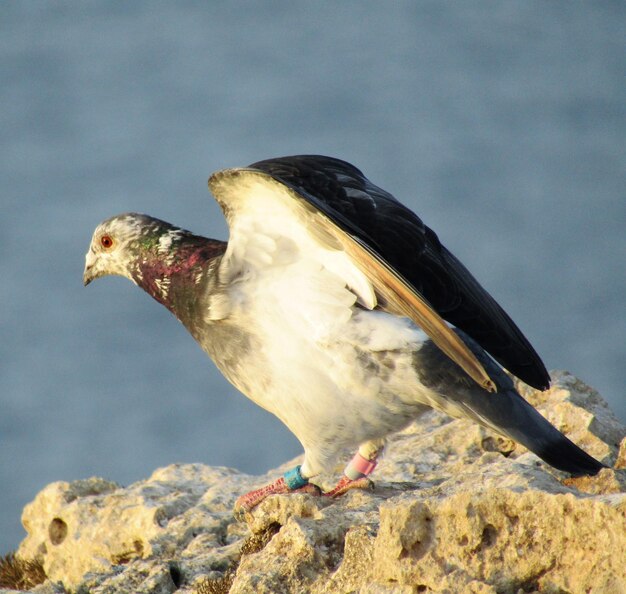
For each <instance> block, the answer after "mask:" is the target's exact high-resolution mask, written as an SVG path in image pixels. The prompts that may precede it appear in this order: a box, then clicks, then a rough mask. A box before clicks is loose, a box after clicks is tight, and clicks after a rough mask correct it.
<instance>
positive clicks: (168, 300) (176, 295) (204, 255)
mask: <svg viewBox="0 0 626 594" xmlns="http://www.w3.org/2000/svg"><path fill="white" fill-rule="evenodd" d="M224 250H225V244H224V243H223V242H221V241H216V240H212V239H207V238H205V237H201V236H198V235H194V234H193V233H191V232H190V231H186V230H185V229H180V228H179V227H175V226H174V225H171V224H170V223H167V222H165V221H161V220H160V219H155V218H154V217H150V216H148V215H144V214H138V213H124V214H120V215H116V216H114V217H111V218H109V219H107V220H105V221H103V222H102V223H100V225H98V227H96V230H95V231H94V233H93V237H92V239H91V245H90V246H89V250H88V252H87V255H86V256H85V272H84V274H83V282H84V283H85V285H88V284H89V283H90V282H91V281H92V280H94V279H96V278H99V277H101V276H105V275H109V274H113V275H119V276H124V277H126V278H128V279H130V280H132V281H133V282H134V283H135V284H137V285H139V286H140V287H141V288H142V289H144V290H145V291H146V292H147V293H149V294H150V295H151V296H152V297H154V298H155V299H156V300H157V301H159V302H160V303H162V304H163V305H165V306H166V307H167V308H168V309H170V310H171V311H172V312H173V313H174V314H175V315H177V316H178V317H179V318H180V317H181V315H182V314H183V310H186V309H188V306H186V305H184V304H183V301H184V297H185V293H186V294H189V293H190V291H189V289H191V288H192V287H193V286H194V285H196V284H198V283H199V282H200V280H201V279H202V277H203V276H204V275H205V274H206V272H207V270H208V268H209V263H210V262H211V261H212V260H213V259H214V258H215V257H217V256H220V255H221V254H222V253H223V252H224Z"/></svg>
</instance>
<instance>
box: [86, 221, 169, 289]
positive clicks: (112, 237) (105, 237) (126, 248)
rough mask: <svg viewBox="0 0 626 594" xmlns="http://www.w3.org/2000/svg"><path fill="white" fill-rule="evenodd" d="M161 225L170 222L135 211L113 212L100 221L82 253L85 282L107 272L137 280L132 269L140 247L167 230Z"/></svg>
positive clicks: (87, 282) (134, 267)
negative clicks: (114, 213)
mask: <svg viewBox="0 0 626 594" xmlns="http://www.w3.org/2000/svg"><path fill="white" fill-rule="evenodd" d="M164 227H171V226H170V225H168V224H167V223H164V222H163V221H159V220H158V219H154V218H152V217H149V216H147V215H142V214H137V213H125V214H121V215H116V216H114V217H111V218H110V219H107V220H106V221H103V222H102V223H100V224H99V225H98V226H97V227H96V230H95V231H94V232H93V237H92V238H91V245H90V246H89V250H88V251H87V254H86V255H85V271H84V273H83V282H84V284H85V286H86V285H88V284H89V283H90V282H91V281H92V280H95V279H97V278H100V277H101V276H106V275H108V274H116V275H120V276H125V277H126V278H129V279H130V280H132V281H133V282H137V280H136V278H135V272H136V266H137V262H138V259H139V257H140V253H141V251H142V247H143V246H144V244H146V245H147V244H148V243H154V242H158V240H159V238H160V236H161V235H162V234H163V232H165V231H167V230H168V229H165V228H164Z"/></svg>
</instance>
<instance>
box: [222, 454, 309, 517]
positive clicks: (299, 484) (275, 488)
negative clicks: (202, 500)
mask: <svg viewBox="0 0 626 594" xmlns="http://www.w3.org/2000/svg"><path fill="white" fill-rule="evenodd" d="M286 493H305V494H309V495H320V494H321V491H320V488H319V487H318V486H317V485H314V484H313V483H309V481H308V479H305V478H304V477H303V476H302V475H301V474H300V467H299V466H298V467H296V468H294V469H293V470H290V471H289V472H287V473H285V475H284V476H281V477H280V478H278V479H276V480H275V481H274V482H273V483H270V484H269V485H265V486H264V487H261V488H260V489H255V490H254V491H250V492H249V493H246V494H245V495H241V497H239V498H238V499H237V501H235V507H234V509H233V513H234V515H235V517H237V518H240V519H242V518H244V517H245V515H246V514H247V513H249V512H250V511H252V510H253V509H254V508H255V507H256V506H257V505H259V503H261V501H263V500H264V499H266V498H267V497H269V496H270V495H283V494H286Z"/></svg>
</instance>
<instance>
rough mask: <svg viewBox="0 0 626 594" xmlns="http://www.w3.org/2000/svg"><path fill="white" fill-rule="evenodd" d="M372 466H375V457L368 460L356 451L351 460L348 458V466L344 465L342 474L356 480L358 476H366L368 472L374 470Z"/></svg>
mask: <svg viewBox="0 0 626 594" xmlns="http://www.w3.org/2000/svg"><path fill="white" fill-rule="evenodd" d="M374 468H376V460H375V459H374V460H368V459H367V458H364V457H363V456H361V454H359V452H357V453H356V454H355V455H354V458H352V460H350V462H349V463H348V466H346V469H345V471H344V474H345V475H346V476H347V477H348V478H349V479H352V480H356V479H358V478H361V477H362V476H367V475H368V474H371V473H372V472H373V471H374Z"/></svg>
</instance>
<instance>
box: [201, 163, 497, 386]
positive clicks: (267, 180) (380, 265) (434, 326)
mask: <svg viewBox="0 0 626 594" xmlns="http://www.w3.org/2000/svg"><path fill="white" fill-rule="evenodd" d="M209 187H210V189H211V191H212V192H213V195H214V196H215V198H216V200H217V202H218V203H219V205H220V206H221V208H222V210H223V211H224V215H225V217H226V219H227V222H228V225H229V227H230V232H231V237H230V240H229V245H228V248H227V250H226V253H225V255H224V260H223V261H224V265H223V268H224V270H225V271H226V272H225V274H226V275H227V276H228V277H229V278H226V279H225V282H229V281H232V280H233V279H234V278H235V277H236V276H237V275H242V274H246V266H249V265H251V264H250V258H251V256H250V251H249V250H248V251H247V252H246V253H243V252H242V250H243V251H245V250H244V248H243V246H245V245H246V244H247V242H248V239H246V237H250V236H253V237H254V236H255V234H256V233H255V229H258V228H259V227H260V226H263V227H264V228H269V229H272V228H273V227H274V226H275V225H277V226H278V227H277V228H276V233H277V234H278V236H280V237H282V238H283V239H284V240H285V241H293V242H296V243H297V244H302V245H298V246H294V249H295V250H297V248H298V247H300V248H303V246H304V249H309V250H313V251H315V250H318V251H319V259H320V261H321V263H322V264H323V266H324V267H325V268H326V269H328V270H329V271H330V272H331V273H334V274H336V275H338V276H340V277H341V278H342V279H343V280H344V282H345V284H346V285H347V286H349V287H350V289H351V290H352V291H353V292H354V293H355V294H356V296H357V298H358V300H359V302H360V303H361V304H362V305H364V306H365V307H368V308H369V309H373V308H374V307H375V306H376V305H377V302H378V299H379V298H381V299H382V300H383V301H384V308H385V309H386V310H387V311H391V312H393V313H397V314H399V315H403V316H406V317H409V318H410V319H412V320H413V321H414V322H415V323H416V324H417V325H418V326H419V327H421V328H422V329H423V330H424V332H426V333H427V334H428V335H429V336H430V337H431V338H432V340H433V341H434V342H435V344H437V345H438V346H439V348H441V350H442V351H443V352H444V353H446V355H447V356H448V357H450V358H451V359H452V360H453V361H455V362H456V363H457V364H458V365H460V366H461V367H462V368H463V369H464V370H465V371H466V372H467V373H468V374H469V375H470V376H471V377H472V378H473V379H474V380H475V381H476V382H477V383H478V384H479V385H481V386H483V387H484V388H485V389H487V390H489V391H495V385H494V384H493V382H492V380H491V379H490V377H489V375H488V374H487V372H486V371H485V370H484V368H483V366H482V365H481V364H480V362H479V361H478V360H477V359H476V357H475V356H474V354H473V353H472V352H471V351H470V350H469V349H468V348H467V346H466V345H465V344H464V343H463V342H462V341H461V340H460V339H459V338H458V336H457V335H456V333H454V332H453V331H452V330H451V329H450V328H449V326H448V325H447V324H446V322H445V321H444V320H443V319H442V318H441V317H440V316H439V314H438V313H437V312H436V311H435V310H434V309H433V307H432V306H431V305H430V304H429V303H428V302H427V301H426V299H424V297H423V296H422V295H420V294H419V293H418V292H417V291H416V290H415V289H414V288H413V287H412V286H411V284H410V283H408V282H407V281H406V280H405V279H404V278H403V277H402V275H401V274H399V273H398V272H397V271H396V270H395V269H394V268H393V267H392V266H391V265H389V263H387V262H386V261H385V260H384V259H383V258H382V257H381V256H380V255H379V254H378V253H377V252H376V251H374V249H372V248H371V247H370V246H369V245H368V244H367V243H366V242H364V241H363V240H362V239H361V238H360V237H358V236H357V235H355V234H352V233H350V232H349V230H346V227H348V228H349V221H348V220H346V221H341V224H338V223H337V221H336V220H334V219H333V217H332V216H331V213H329V212H327V209H321V208H320V206H319V203H316V201H315V200H313V199H311V196H310V195H308V194H307V195H303V194H302V193H300V192H298V191H296V190H295V189H294V188H292V187H290V186H288V185H286V184H284V183H282V182H281V181H280V180H277V179H275V178H274V177H273V176H272V175H270V174H268V173H266V172H264V171H259V170H257V169H254V168H240V169H226V170H222V171H218V172H217V173H215V174H213V175H212V176H211V178H210V179H209ZM361 198H362V199H363V200H365V198H364V197H361ZM333 214H334V213H333ZM340 216H342V215H340ZM342 218H345V217H342ZM248 247H249V246H248ZM246 254H247V255H246Z"/></svg>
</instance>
